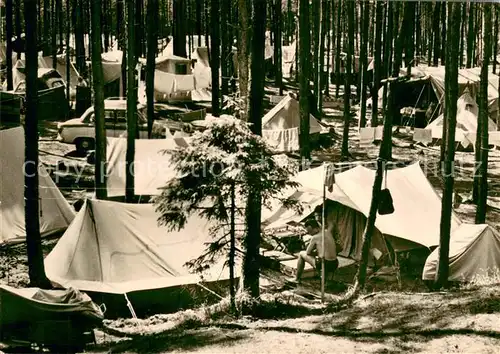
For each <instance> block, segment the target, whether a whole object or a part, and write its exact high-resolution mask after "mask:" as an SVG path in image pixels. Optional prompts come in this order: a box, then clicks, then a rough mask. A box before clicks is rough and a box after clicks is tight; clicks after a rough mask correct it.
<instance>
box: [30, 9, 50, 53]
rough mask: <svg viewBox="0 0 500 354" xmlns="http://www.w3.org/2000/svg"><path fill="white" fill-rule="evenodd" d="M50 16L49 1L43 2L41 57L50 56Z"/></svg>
mask: <svg viewBox="0 0 500 354" xmlns="http://www.w3.org/2000/svg"><path fill="white" fill-rule="evenodd" d="M50 15H51V8H50V0H43V56H48V55H50V32H51V31H50V30H51V28H50ZM24 18H26V16H25V17H24Z"/></svg>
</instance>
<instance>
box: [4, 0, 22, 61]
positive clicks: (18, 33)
mask: <svg viewBox="0 0 500 354" xmlns="http://www.w3.org/2000/svg"><path fill="white" fill-rule="evenodd" d="M14 12H15V14H16V21H15V31H16V38H17V39H19V38H21V33H22V29H21V23H22V19H21V0H16V1H15V6H14ZM6 17H7V16H6ZM7 38H9V37H7ZM17 59H18V60H19V59H21V52H20V51H19V50H18V51H17Z"/></svg>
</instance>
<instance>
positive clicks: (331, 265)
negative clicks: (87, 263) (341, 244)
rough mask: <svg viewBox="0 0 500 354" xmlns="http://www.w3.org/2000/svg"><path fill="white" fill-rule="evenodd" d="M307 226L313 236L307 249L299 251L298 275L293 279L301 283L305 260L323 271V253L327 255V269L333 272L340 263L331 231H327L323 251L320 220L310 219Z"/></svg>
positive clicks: (308, 231)
mask: <svg viewBox="0 0 500 354" xmlns="http://www.w3.org/2000/svg"><path fill="white" fill-rule="evenodd" d="M305 228H306V230H307V233H308V234H309V235H311V236H312V237H311V241H310V243H309V246H308V247H307V249H306V250H305V251H301V252H300V253H299V259H298V260H297V275H296V278H295V279H293V280H291V281H293V282H296V283H300V281H301V278H302V273H303V272H304V268H305V262H307V263H309V264H310V265H311V266H313V267H314V268H315V269H316V270H320V271H321V255H323V254H324V257H325V270H327V271H328V272H331V273H333V272H335V270H336V269H337V268H338V265H339V262H338V260H337V249H336V245H335V241H334V239H333V237H332V235H331V233H328V232H325V250H324V253H323V240H322V233H321V228H320V226H319V224H318V222H317V221H316V220H315V219H310V220H308V221H306V223H305Z"/></svg>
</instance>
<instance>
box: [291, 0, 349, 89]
mask: <svg viewBox="0 0 500 354" xmlns="http://www.w3.org/2000/svg"><path fill="white" fill-rule="evenodd" d="M342 3H343V0H337V14H336V15H337V25H336V29H337V35H336V44H337V46H336V50H335V84H336V87H335V97H336V98H339V91H340V84H341V80H340V52H341V50H342V29H341V27H340V24H341V21H340V20H341V18H342ZM299 20H300V19H299Z"/></svg>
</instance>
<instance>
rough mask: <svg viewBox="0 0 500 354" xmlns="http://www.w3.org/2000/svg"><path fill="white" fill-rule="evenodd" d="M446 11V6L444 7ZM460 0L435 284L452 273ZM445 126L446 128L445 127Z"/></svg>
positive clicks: (450, 39)
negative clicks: (450, 258) (450, 257)
mask: <svg viewBox="0 0 500 354" xmlns="http://www.w3.org/2000/svg"><path fill="white" fill-rule="evenodd" d="M443 11H445V7H443ZM460 18H461V5H460V3H449V4H448V30H447V32H448V33H447V38H446V42H447V46H446V66H445V78H444V84H445V107H444V119H445V120H446V121H447V130H448V132H447V134H446V141H443V142H442V144H443V145H445V144H446V156H445V160H444V171H443V172H444V190H443V197H442V199H441V224H440V225H441V227H440V238H439V261H438V271H437V273H436V286H437V287H442V286H446V284H447V282H448V274H449V263H448V262H449V261H448V257H449V247H450V233H451V218H452V209H453V184H454V180H455V179H454V169H455V167H454V164H455V128H456V122H457V118H456V116H457V99H458V64H459V59H460V54H459V49H460V43H459V38H460ZM443 129H444V128H443Z"/></svg>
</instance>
